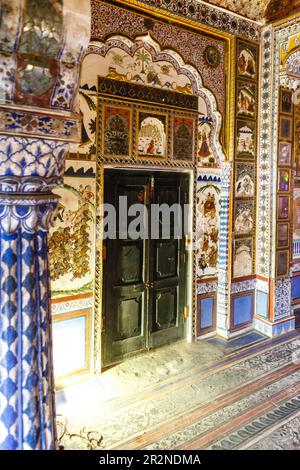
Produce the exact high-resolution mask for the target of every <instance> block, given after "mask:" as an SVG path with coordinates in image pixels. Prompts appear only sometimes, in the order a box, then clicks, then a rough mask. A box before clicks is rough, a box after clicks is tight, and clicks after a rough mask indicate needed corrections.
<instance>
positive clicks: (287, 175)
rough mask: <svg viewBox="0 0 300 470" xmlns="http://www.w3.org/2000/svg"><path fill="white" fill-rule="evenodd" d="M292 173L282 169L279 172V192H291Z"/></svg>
mask: <svg viewBox="0 0 300 470" xmlns="http://www.w3.org/2000/svg"><path fill="white" fill-rule="evenodd" d="M290 180H291V171H290V170H285V169H280V170H279V171H278V191H289V190H290Z"/></svg>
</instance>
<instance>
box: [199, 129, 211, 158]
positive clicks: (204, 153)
mask: <svg viewBox="0 0 300 470" xmlns="http://www.w3.org/2000/svg"><path fill="white" fill-rule="evenodd" d="M201 140H202V144H201V147H200V149H199V152H198V155H199V157H204V158H205V157H209V156H210V154H211V151H210V148H209V146H208V143H207V134H206V132H205V131H203V132H202V133H201Z"/></svg>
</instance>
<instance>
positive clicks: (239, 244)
mask: <svg viewBox="0 0 300 470" xmlns="http://www.w3.org/2000/svg"><path fill="white" fill-rule="evenodd" d="M252 256H253V240H252V238H245V239H240V240H235V242H234V258H233V259H234V261H233V275H234V277H235V278H237V277H244V276H251V274H253V267H252V264H253V263H252Z"/></svg>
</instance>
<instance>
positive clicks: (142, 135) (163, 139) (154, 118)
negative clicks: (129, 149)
mask: <svg viewBox="0 0 300 470" xmlns="http://www.w3.org/2000/svg"><path fill="white" fill-rule="evenodd" d="M167 120H168V117H167V114H158V113H149V112H139V113H138V142H137V152H138V157H147V158H149V157H150V158H151V157H152V158H166V156H167Z"/></svg>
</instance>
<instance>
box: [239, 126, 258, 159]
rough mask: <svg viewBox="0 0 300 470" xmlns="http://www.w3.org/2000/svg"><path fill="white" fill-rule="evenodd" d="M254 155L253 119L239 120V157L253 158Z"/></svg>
mask: <svg viewBox="0 0 300 470" xmlns="http://www.w3.org/2000/svg"><path fill="white" fill-rule="evenodd" d="M254 156H255V135H254V123H253V122H251V121H237V158H244V159H251V160H253V159H254Z"/></svg>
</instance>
